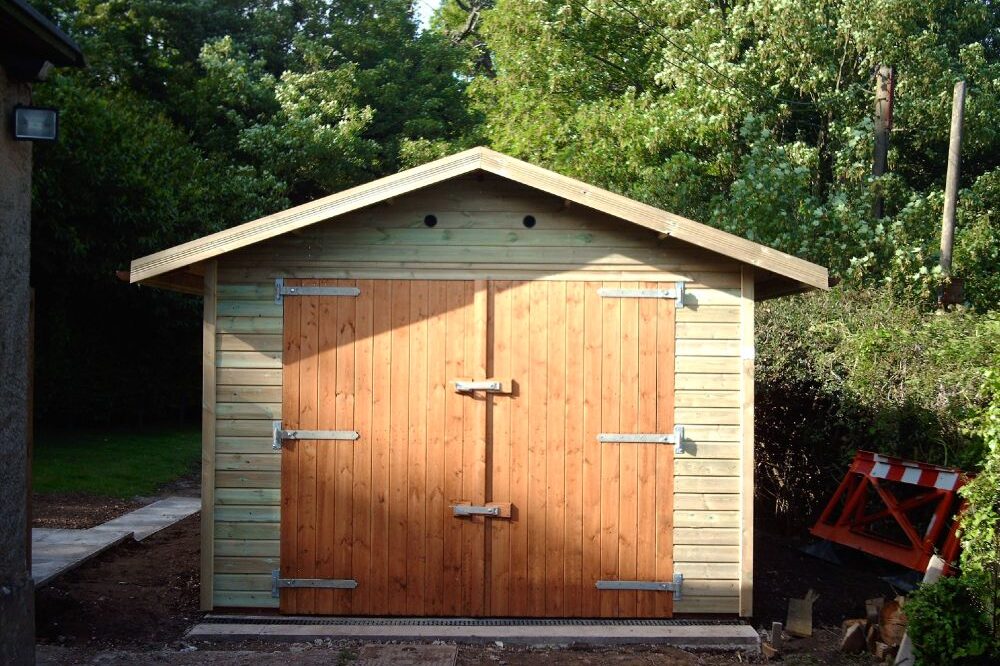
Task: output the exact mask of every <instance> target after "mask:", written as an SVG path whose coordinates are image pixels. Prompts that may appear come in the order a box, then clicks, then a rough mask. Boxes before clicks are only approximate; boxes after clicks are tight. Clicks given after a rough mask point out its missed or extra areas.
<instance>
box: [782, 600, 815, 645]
mask: <svg viewBox="0 0 1000 666" xmlns="http://www.w3.org/2000/svg"><path fill="white" fill-rule="evenodd" d="M817 599H819V595H818V594H816V593H815V592H813V591H812V590H809V591H808V592H806V596H805V597H803V598H802V599H789V600H788V622H787V623H785V631H787V632H788V633H790V634H791V635H792V636H799V637H801V638H808V637H809V636H812V632H813V629H812V617H813V604H814V603H816V600H817Z"/></svg>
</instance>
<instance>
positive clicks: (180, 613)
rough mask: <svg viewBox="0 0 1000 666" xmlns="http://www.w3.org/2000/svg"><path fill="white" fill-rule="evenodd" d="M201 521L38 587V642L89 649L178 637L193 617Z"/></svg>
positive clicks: (186, 522) (101, 557) (111, 553)
mask: <svg viewBox="0 0 1000 666" xmlns="http://www.w3.org/2000/svg"><path fill="white" fill-rule="evenodd" d="M199 521H200V518H199V516H198V515H197V514H196V515H194V516H191V517H190V518H186V519H184V520H182V521H181V522H179V523H177V524H176V525H173V526H171V527H168V528H167V529H165V530H163V531H162V532H159V533H157V534H154V535H153V536H151V537H149V538H148V539H146V540H144V541H142V542H141V543H136V542H126V543H125V544H122V545H121V546H118V547H116V548H113V549H111V550H110V551H107V552H105V553H103V554H101V555H99V556H98V557H96V558H94V559H93V560H91V561H90V562H87V563H86V564H84V565H83V566H81V567H80V568H78V569H75V570H73V571H70V572H69V573H67V574H65V575H63V576H61V577H60V578H57V579H56V580H55V581H53V582H52V583H51V584H50V585H48V586H46V587H43V588H41V589H40V590H38V592H37V596H36V615H35V621H36V624H37V636H38V640H39V641H40V642H43V643H54V644H57V645H66V646H73V647H86V648H106V647H129V646H132V647H145V648H149V647H162V646H163V645H164V644H165V643H170V642H173V641H176V640H178V639H179V638H180V637H181V635H182V634H183V632H184V631H185V630H186V629H187V628H188V626H189V625H190V624H191V623H192V622H194V621H195V620H196V619H197V617H198V557H199V550H200V546H199V538H198V526H199Z"/></svg>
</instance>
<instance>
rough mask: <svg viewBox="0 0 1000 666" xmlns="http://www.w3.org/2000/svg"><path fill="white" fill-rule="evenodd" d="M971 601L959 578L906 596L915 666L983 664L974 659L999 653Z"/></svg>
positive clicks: (980, 615) (921, 588)
mask: <svg viewBox="0 0 1000 666" xmlns="http://www.w3.org/2000/svg"><path fill="white" fill-rule="evenodd" d="M974 602H975V599H974V596H973V594H972V592H971V590H970V589H969V587H968V586H967V585H966V584H965V581H964V579H962V578H942V579H941V580H939V581H938V582H936V583H934V584H932V585H922V586H921V587H920V588H918V589H917V591H916V592H914V593H913V594H912V595H910V596H909V597H908V598H907V600H906V606H905V609H904V610H905V612H906V618H907V632H908V633H909V634H910V638H911V640H912V641H913V648H914V653H915V656H916V663H917V664H918V665H926V666H944V665H948V664H963V663H986V662H985V661H983V662H980V661H979V660H978V659H976V658H979V657H983V656H984V655H988V654H991V653H994V654H996V656H1000V653H998V651H997V647H998V646H997V645H995V644H994V643H993V640H992V638H991V636H990V631H989V626H988V625H987V623H986V618H985V617H984V616H983V614H982V613H980V612H979V609H978V608H977V607H976V605H975V603H974Z"/></svg>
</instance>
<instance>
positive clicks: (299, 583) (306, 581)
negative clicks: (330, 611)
mask: <svg viewBox="0 0 1000 666" xmlns="http://www.w3.org/2000/svg"><path fill="white" fill-rule="evenodd" d="M357 586H358V581H356V580H354V579H353V578H282V577H281V572H279V571H278V570H277V569H274V570H272V571H271V596H272V597H274V598H275V599H277V598H278V596H279V595H278V591H279V590H280V589H281V588H283V587H287V588H300V589H301V588H314V589H315V588H323V589H333V590H353V589H354V588H356V587H357Z"/></svg>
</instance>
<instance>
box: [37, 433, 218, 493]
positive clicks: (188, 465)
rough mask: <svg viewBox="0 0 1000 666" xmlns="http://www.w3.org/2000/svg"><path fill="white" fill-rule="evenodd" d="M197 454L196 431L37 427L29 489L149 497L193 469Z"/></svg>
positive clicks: (198, 455)
mask: <svg viewBox="0 0 1000 666" xmlns="http://www.w3.org/2000/svg"><path fill="white" fill-rule="evenodd" d="M200 452H201V437H200V435H199V434H198V431H197V430H160V429H156V430H151V429H149V428H145V429H133V430H130V431H127V432H126V431H80V430H73V431H42V432H40V433H39V435H38V437H37V441H36V442H35V448H34V451H33V467H32V489H33V490H34V491H35V492H39V493H69V492H74V493H75V492H80V493H87V494H91V495H104V496H108V497H121V498H130V497H135V496H137V495H151V494H153V493H154V492H156V489H157V488H158V487H160V486H162V485H163V484H165V483H169V482H170V481H173V480H174V479H176V478H178V477H180V476H183V475H184V474H189V473H191V472H192V471H194V470H195V469H197V465H198V461H199V459H200Z"/></svg>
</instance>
